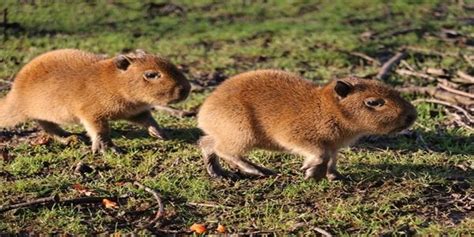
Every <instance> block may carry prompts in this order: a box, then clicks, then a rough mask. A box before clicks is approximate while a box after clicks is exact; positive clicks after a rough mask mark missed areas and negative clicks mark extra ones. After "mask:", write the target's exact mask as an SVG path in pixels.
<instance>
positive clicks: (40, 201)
mask: <svg viewBox="0 0 474 237" xmlns="http://www.w3.org/2000/svg"><path fill="white" fill-rule="evenodd" d="M58 202H59V195H57V194H56V195H54V196H52V197H44V198H39V199H36V200H31V201H27V202H23V203H17V204H11V205H3V206H1V207H0V213H2V212H6V211H9V210H13V209H18V208H23V207H31V206H37V205H48V204H54V203H58Z"/></svg>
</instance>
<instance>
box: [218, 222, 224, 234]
mask: <svg viewBox="0 0 474 237" xmlns="http://www.w3.org/2000/svg"><path fill="white" fill-rule="evenodd" d="M216 230H217V232H219V233H225V232H226V229H225V226H223V225H221V224H219V225H218V226H217V229H216Z"/></svg>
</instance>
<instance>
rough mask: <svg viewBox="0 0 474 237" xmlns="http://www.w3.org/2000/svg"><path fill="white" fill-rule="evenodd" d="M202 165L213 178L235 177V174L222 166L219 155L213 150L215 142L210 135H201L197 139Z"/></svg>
mask: <svg viewBox="0 0 474 237" xmlns="http://www.w3.org/2000/svg"><path fill="white" fill-rule="evenodd" d="M199 146H200V147H201V151H202V156H203V161H204V166H205V167H206V171H207V173H208V174H209V175H210V176H211V177H213V178H236V175H235V174H234V173H232V172H229V171H227V170H225V169H223V168H222V166H221V164H220V162H219V157H218V156H217V155H216V153H215V151H214V146H215V142H214V139H212V137H210V136H203V137H202V138H201V139H199Z"/></svg>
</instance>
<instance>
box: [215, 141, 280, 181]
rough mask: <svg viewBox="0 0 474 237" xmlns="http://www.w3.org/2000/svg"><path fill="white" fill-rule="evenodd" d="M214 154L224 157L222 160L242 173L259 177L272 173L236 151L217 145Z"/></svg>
mask: <svg viewBox="0 0 474 237" xmlns="http://www.w3.org/2000/svg"><path fill="white" fill-rule="evenodd" d="M216 154H217V155H218V156H219V157H221V158H222V159H224V161H225V162H226V163H227V164H229V165H230V166H231V167H232V168H237V169H238V170H240V171H241V172H242V173H245V174H248V175H252V176H259V177H264V176H268V175H272V174H274V172H273V171H271V170H269V169H267V168H264V167H260V166H258V165H256V164H254V163H252V162H250V161H249V160H247V159H245V158H243V157H242V156H241V155H239V154H237V153H234V154H233V153H231V152H229V151H226V150H225V149H223V148H222V147H217V148H216Z"/></svg>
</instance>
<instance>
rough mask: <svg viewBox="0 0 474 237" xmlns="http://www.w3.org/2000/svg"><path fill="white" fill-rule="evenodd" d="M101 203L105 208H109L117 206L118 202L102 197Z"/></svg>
mask: <svg viewBox="0 0 474 237" xmlns="http://www.w3.org/2000/svg"><path fill="white" fill-rule="evenodd" d="M102 204H103V205H104V207H105V208H109V209H115V208H118V204H117V203H116V202H113V201H110V200H109V199H107V198H104V199H103V200H102Z"/></svg>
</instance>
